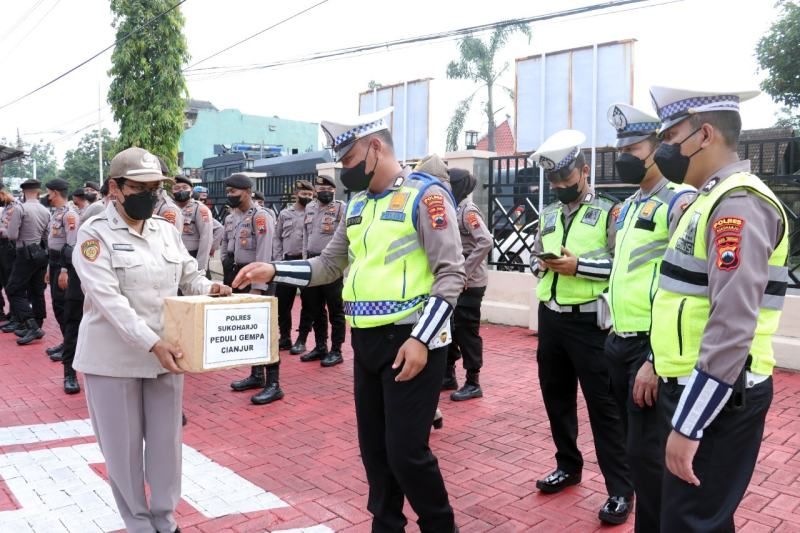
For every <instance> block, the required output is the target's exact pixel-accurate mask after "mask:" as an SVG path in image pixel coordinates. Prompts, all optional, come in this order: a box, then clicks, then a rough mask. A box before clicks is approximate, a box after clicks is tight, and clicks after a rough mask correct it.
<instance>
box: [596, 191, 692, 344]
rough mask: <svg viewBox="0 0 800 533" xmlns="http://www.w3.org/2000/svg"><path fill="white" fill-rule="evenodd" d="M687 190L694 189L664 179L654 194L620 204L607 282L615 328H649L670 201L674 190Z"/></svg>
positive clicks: (621, 330)
mask: <svg viewBox="0 0 800 533" xmlns="http://www.w3.org/2000/svg"><path fill="white" fill-rule="evenodd" d="M664 181H666V180H664ZM690 190H694V189H693V188H692V187H689V186H683V185H678V184H675V183H672V182H668V183H667V184H665V185H664V186H663V187H662V188H661V189H660V190H658V191H657V192H656V193H655V194H653V195H651V196H649V197H646V198H642V199H641V200H638V201H637V200H635V199H634V198H633V197H631V198H628V199H627V200H625V203H624V204H623V205H622V208H621V209H620V212H619V215H618V216H617V222H616V230H617V241H616V246H615V248H614V266H613V268H612V270H611V278H610V279H609V282H608V295H609V303H610V305H611V318H612V320H613V324H614V330H615V331H618V332H625V333H633V332H649V331H650V313H651V311H652V309H651V306H652V302H653V296H654V295H655V293H656V289H657V288H658V270H659V267H660V266H661V259H662V258H663V257H664V251H665V250H666V249H667V244H668V243H669V208H670V202H671V200H672V199H673V198H674V197H675V195H676V194H677V193H678V192H680V191H690Z"/></svg>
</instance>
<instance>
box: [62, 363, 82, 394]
mask: <svg viewBox="0 0 800 533" xmlns="http://www.w3.org/2000/svg"><path fill="white" fill-rule="evenodd" d="M80 391H81V386H80V384H79V383H78V376H77V375H75V369H74V368H72V365H70V366H67V365H64V392H66V393H67V394H78V393H79V392H80Z"/></svg>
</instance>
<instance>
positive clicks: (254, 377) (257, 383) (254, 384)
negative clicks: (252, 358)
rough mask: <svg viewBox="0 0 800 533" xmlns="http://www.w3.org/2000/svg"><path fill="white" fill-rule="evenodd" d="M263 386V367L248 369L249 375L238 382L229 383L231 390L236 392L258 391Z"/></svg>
mask: <svg viewBox="0 0 800 533" xmlns="http://www.w3.org/2000/svg"><path fill="white" fill-rule="evenodd" d="M263 386H264V365H256V366H253V367H250V375H249V376H247V377H246V378H244V379H240V380H239V381H234V382H233V383H231V388H232V389H233V390H235V391H236V392H242V391H245V390H249V389H260V388H261V387H263Z"/></svg>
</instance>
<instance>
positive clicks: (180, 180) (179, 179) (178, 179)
mask: <svg viewBox="0 0 800 533" xmlns="http://www.w3.org/2000/svg"><path fill="white" fill-rule="evenodd" d="M175 183H183V184H185V185H188V186H189V187H191V186H192V180H190V179H189V178H187V177H185V176H176V177H175Z"/></svg>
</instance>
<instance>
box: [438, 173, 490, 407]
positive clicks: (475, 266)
mask: <svg viewBox="0 0 800 533" xmlns="http://www.w3.org/2000/svg"><path fill="white" fill-rule="evenodd" d="M449 174H450V188H451V189H452V191H453V196H454V197H455V199H456V202H457V203H458V204H457V205H458V208H457V210H456V220H457V222H458V231H459V234H460V236H461V248H462V251H463V253H464V271H465V273H466V275H467V284H466V285H465V288H464V290H463V292H462V293H461V294H460V295H459V297H458V303H457V304H456V308H455V311H454V312H453V343H452V344H451V345H450V347H449V350H448V353H447V371H446V374H445V380H444V383H443V387H442V388H444V389H450V388H452V389H458V382H457V380H456V369H455V365H456V361H458V359H459V358H462V357H463V365H464V370H466V372H467V379H466V381H465V382H464V385H463V386H462V387H461V388H460V389H458V390H456V391H455V392H453V393H452V394H451V395H450V399H451V400H452V401H454V402H460V401H464V400H471V399H473V398H480V397H482V396H483V390H482V389H481V384H480V372H481V367H482V366H483V339H482V338H481V335H480V327H481V303H482V302H483V296H484V294H485V293H486V284H487V283H488V282H489V272H488V267H487V264H486V257H487V256H488V255H489V252H490V251H491V250H492V234H491V233H489V230H488V228H487V227H486V223H485V222H484V220H483V213H481V211H480V209H479V208H478V206H476V205H475V204H474V203H473V202H472V200H471V199H470V197H469V195H470V194H471V193H472V191H473V190H474V189H475V184H476V180H475V176H473V175H472V173H471V172H469V171H468V170H464V169H462V168H451V169H450V171H449Z"/></svg>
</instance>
